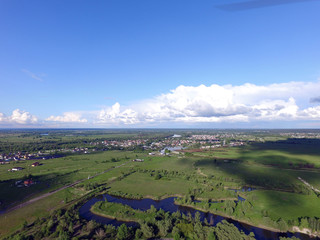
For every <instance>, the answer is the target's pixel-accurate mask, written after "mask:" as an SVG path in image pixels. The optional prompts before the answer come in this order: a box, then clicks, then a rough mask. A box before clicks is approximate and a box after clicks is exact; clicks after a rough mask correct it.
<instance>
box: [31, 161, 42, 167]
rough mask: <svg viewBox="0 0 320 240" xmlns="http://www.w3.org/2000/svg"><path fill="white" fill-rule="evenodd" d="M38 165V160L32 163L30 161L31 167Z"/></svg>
mask: <svg viewBox="0 0 320 240" xmlns="http://www.w3.org/2000/svg"><path fill="white" fill-rule="evenodd" d="M39 165H40V163H38V162H34V163H32V165H31V166H32V167H36V166H39Z"/></svg>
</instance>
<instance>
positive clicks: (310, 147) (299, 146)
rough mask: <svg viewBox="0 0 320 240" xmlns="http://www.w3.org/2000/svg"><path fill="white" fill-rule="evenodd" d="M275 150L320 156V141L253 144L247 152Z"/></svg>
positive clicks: (304, 140) (282, 141)
mask: <svg viewBox="0 0 320 240" xmlns="http://www.w3.org/2000/svg"><path fill="white" fill-rule="evenodd" d="M264 150H275V151H281V152H284V153H290V154H306V155H315V156H320V139H315V138H310V139H299V138H288V139H287V140H279V141H274V142H264V143H253V144H251V145H250V148H249V150H247V151H264Z"/></svg>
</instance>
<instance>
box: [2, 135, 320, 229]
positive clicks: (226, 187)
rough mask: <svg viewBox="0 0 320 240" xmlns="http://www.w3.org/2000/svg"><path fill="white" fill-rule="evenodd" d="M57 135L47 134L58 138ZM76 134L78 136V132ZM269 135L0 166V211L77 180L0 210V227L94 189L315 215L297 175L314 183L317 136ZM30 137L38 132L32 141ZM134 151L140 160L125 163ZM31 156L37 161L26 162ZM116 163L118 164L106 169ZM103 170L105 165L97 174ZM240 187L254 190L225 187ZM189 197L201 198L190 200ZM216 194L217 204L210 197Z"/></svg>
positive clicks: (259, 218) (237, 210) (268, 223)
mask: <svg viewBox="0 0 320 240" xmlns="http://www.w3.org/2000/svg"><path fill="white" fill-rule="evenodd" d="M57 134H58V133H56V135H55V137H56V138H57V141H58V135H57ZM130 134H133V133H130V132H129V133H121V134H120V135H119V134H118V135H117V134H113V133H112V134H110V136H109V137H111V136H113V137H115V138H117V137H118V138H121V139H122V138H124V139H125V138H128V137H129V136H130ZM144 134H145V135H146V136H148V137H150V136H157V137H160V134H159V133H144ZM162 134H163V133H162ZM163 135H165V134H163ZM19 136H20V138H21V135H15V134H13V135H12V136H7V137H6V138H7V139H6V140H5V141H7V143H8V142H10V141H12V142H14V141H16V140H14V139H15V138H19ZM49 136H50V135H49ZM46 137H48V136H41V139H42V138H46ZM51 137H53V136H51ZM61 137H62V138H65V139H64V140H66V138H68V137H72V138H74V139H77V136H76V134H75V133H73V135H72V136H66V135H64V136H61ZM84 137H85V136H83V135H81V138H84ZM98 137H99V134H96V135H90V137H89V138H88V139H89V140H90V139H91V138H92V139H96V138H98ZM33 138H34V135H32V134H31V135H30V136H29V135H28V136H25V137H23V141H26V143H28V141H31V139H33ZM248 138H249V137H248ZM74 139H73V141H74ZM269 139H271V138H270V136H269ZM274 139H275V140H276V141H274V142H254V143H251V144H248V145H247V146H242V147H223V148H217V149H213V150H203V151H192V150H191V151H190V150H189V151H188V152H180V153H178V154H170V155H163V156H160V155H155V156H150V155H149V154H148V153H149V152H150V151H141V150H139V151H125V150H113V151H103V152H91V153H90V154H83V153H82V154H72V155H68V156H65V157H61V158H55V159H47V160H23V161H19V162H11V163H10V164H4V165H0V191H1V193H0V201H1V205H0V208H1V209H2V210H3V209H6V208H10V207H13V206H15V205H17V204H20V203H21V202H24V201H27V200H29V199H32V198H35V197H37V196H41V195H42V194H44V193H47V192H50V191H53V190H55V189H58V188H60V187H62V186H65V185H68V184H71V183H74V182H76V181H78V180H84V181H83V182H81V183H80V184H78V185H75V186H73V187H70V188H68V189H65V190H62V191H60V192H58V193H56V194H54V195H52V196H54V197H48V198H47V200H46V199H42V200H39V201H38V202H36V203H33V204H30V205H28V206H26V207H24V208H22V209H18V210H15V211H13V212H10V213H8V214H2V215H1V216H0V226H1V227H0V233H1V234H8V233H12V232H13V231H15V230H17V229H19V228H20V226H21V225H22V224H23V222H24V221H25V220H28V222H29V221H30V222H32V221H34V220H35V219H36V218H37V217H45V216H49V215H50V212H51V211H53V210H55V209H60V208H65V207H67V206H68V205H69V204H75V203H77V202H78V201H80V199H82V198H83V197H85V196H87V194H90V193H92V192H95V193H96V194H99V193H100V192H99V191H100V190H101V191H105V190H107V191H108V192H109V193H110V194H114V195H118V196H123V197H130V198H143V197H148V198H154V199H161V198H166V197H169V196H179V197H181V198H180V199H178V200H177V203H179V204H182V205H188V206H193V207H196V208H199V209H202V210H204V211H211V212H213V213H217V214H221V215H224V216H229V217H232V218H234V219H238V220H240V221H245V222H247V223H249V224H252V225H256V226H263V227H267V228H272V229H280V230H290V229H291V228H292V227H293V226H306V227H308V223H306V221H309V222H310V221H311V222H312V221H318V218H319V216H320V207H319V206H320V198H319V196H318V195H319V194H318V193H317V192H315V191H313V190H312V189H311V188H310V187H309V186H307V185H305V184H304V183H303V182H301V181H300V180H299V179H298V177H300V178H302V179H303V180H305V181H307V182H308V183H309V184H311V185H312V186H313V187H315V188H317V189H319V188H320V170H319V169H320V147H319V146H320V145H319V141H318V140H314V139H294V140H292V139H291V140H290V139H288V140H285V139H283V138H280V137H276V136H274ZM33 140H34V139H33ZM33 140H32V141H33ZM38 140H39V141H40V138H39V139H37V140H36V141H38ZM3 141H4V140H3V139H2V142H3ZM41 141H42V140H41ZM0 142H1V141H0ZM135 158H140V159H144V161H143V162H132V161H131V160H132V159H135ZM35 161H39V162H40V163H41V164H42V165H40V166H37V167H31V164H32V163H33V162H35ZM123 163H125V165H122V164H123ZM120 165H121V166H120ZM17 166H19V167H23V168H24V169H23V170H21V171H18V172H8V171H7V170H8V169H11V168H12V167H17ZM116 166H120V167H119V168H114V167H116ZM108 169H109V170H110V171H108V172H106V173H103V172H104V171H106V170H108ZM97 174H98V175H97ZM96 175H97V176H96ZM25 179H32V180H33V181H34V182H36V184H34V185H31V186H29V187H17V186H16V185H15V183H16V181H19V180H25ZM242 187H252V188H254V191H252V192H240V193H236V192H235V191H233V190H231V189H241V188H242ZM238 194H239V195H240V196H241V197H243V198H245V199H246V200H245V202H235V200H236V199H237V195H238ZM195 199H196V200H200V201H201V202H194V200H195ZM221 200H222V202H219V203H210V201H221ZM21 216H23V217H21ZM312 218H315V220H312ZM303 219H306V220H303ZM310 219H311V220H310ZM1 223H3V224H1ZM310 224H311V223H310ZM310 226H311V225H310ZM312 226H313V225H312Z"/></svg>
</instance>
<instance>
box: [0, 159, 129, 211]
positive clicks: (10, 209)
mask: <svg viewBox="0 0 320 240" xmlns="http://www.w3.org/2000/svg"><path fill="white" fill-rule="evenodd" d="M128 162H130V161H128ZM128 162H125V163H122V164H121V165H118V166H115V167H113V168H109V169H107V170H105V171H103V172H101V173H97V174H96V175H94V176H92V177H90V178H94V177H96V176H99V175H101V174H104V173H107V172H110V171H112V170H113V169H115V168H119V167H122V166H124V165H126V164H127V163H128ZM85 180H88V179H87V178H85V179H81V180H78V181H76V182H74V183H71V184H69V185H66V186H63V187H61V188H58V189H56V190H54V191H52V192H48V193H44V194H42V195H41V196H38V197H35V198H32V199H30V200H28V201H26V202H24V203H20V204H18V205H16V206H13V207H11V208H9V209H7V210H5V211H3V212H2V213H1V215H3V214H6V213H9V212H12V211H14V210H16V209H19V208H22V207H25V206H28V205H30V204H31V203H34V202H36V201H39V200H40V199H43V198H46V197H49V196H51V195H53V194H55V193H57V192H59V191H62V190H63V189H66V188H69V187H72V186H74V185H77V184H79V183H81V182H84V181H85Z"/></svg>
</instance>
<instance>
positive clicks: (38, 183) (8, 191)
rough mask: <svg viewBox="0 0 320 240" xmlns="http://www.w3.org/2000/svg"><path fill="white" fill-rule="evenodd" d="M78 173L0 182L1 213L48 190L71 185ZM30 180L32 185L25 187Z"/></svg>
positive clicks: (20, 178) (23, 177)
mask: <svg viewBox="0 0 320 240" xmlns="http://www.w3.org/2000/svg"><path fill="white" fill-rule="evenodd" d="M76 172H77V171H74V172H70V173H65V174H55V173H49V174H45V175H41V176H38V175H29V176H28V175H25V176H21V177H19V178H12V179H10V180H5V181H0V189H1V190H0V203H1V204H0V212H1V211H3V210H5V209H7V208H8V207H11V206H12V205H14V204H16V203H19V202H21V201H23V200H24V199H26V198H29V197H31V196H35V195H37V194H40V193H46V192H47V191H46V190H48V189H51V190H54V189H57V188H58V187H61V186H64V185H68V184H70V183H71V178H72V174H75V173H76ZM28 179H29V180H32V182H30V185H28V186H25V184H24V181H25V180H28Z"/></svg>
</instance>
